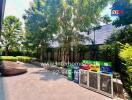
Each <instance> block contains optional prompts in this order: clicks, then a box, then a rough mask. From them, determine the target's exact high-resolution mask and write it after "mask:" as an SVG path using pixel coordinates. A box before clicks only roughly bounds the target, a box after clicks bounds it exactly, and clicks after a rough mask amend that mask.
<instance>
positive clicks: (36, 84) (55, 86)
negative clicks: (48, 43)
mask: <svg viewBox="0 0 132 100" xmlns="http://www.w3.org/2000/svg"><path fill="white" fill-rule="evenodd" d="M0 100H112V99H111V98H108V97H106V96H104V95H101V94H98V93H96V92H93V91H90V90H88V89H85V88H83V87H80V86H79V85H78V84H76V83H74V82H72V81H68V80H67V79H66V78H64V77H63V76H61V75H58V74H55V73H51V72H48V71H46V70H44V69H43V68H37V67H31V65H28V73H26V74H23V75H19V76H13V77H0ZM116 100H117V99H116ZM118 100H119V99H118Z"/></svg>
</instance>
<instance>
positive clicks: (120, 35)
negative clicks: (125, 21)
mask: <svg viewBox="0 0 132 100" xmlns="http://www.w3.org/2000/svg"><path fill="white" fill-rule="evenodd" d="M131 37H132V26H127V27H122V28H121V29H118V30H115V31H113V33H112V34H111V35H110V36H109V37H108V39H107V40H106V43H108V44H111V43H115V42H121V43H123V44H125V43H130V44H131V43H132V39H131Z"/></svg>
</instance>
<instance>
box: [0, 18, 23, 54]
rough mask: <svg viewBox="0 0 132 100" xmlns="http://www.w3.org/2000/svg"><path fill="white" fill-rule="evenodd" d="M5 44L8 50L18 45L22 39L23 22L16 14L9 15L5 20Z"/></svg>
mask: <svg viewBox="0 0 132 100" xmlns="http://www.w3.org/2000/svg"><path fill="white" fill-rule="evenodd" d="M2 37H3V45H4V46H5V49H6V52H8V50H9V49H12V48H13V47H17V46H19V44H20V41H21V39H22V30H21V22H20V20H19V19H18V18H16V17H15V16H8V17H6V18H5V19H4V22H3V32H2Z"/></svg>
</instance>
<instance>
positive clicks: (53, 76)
mask: <svg viewBox="0 0 132 100" xmlns="http://www.w3.org/2000/svg"><path fill="white" fill-rule="evenodd" d="M32 74H39V75H40V77H41V78H40V80H45V81H50V80H58V79H61V78H65V77H64V76H62V75H60V74H57V73H54V72H49V71H46V70H40V71H37V72H33V73H32Z"/></svg>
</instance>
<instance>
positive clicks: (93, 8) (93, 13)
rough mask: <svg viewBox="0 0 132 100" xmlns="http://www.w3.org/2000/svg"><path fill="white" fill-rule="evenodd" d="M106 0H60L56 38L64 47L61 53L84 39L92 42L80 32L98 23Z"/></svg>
mask: <svg viewBox="0 0 132 100" xmlns="http://www.w3.org/2000/svg"><path fill="white" fill-rule="evenodd" d="M108 2H109V0H108V1H106V0H100V1H98V0H62V2H61V3H62V4H61V5H62V7H61V10H60V14H61V15H60V17H59V27H60V28H59V35H58V37H59V38H58V39H59V42H60V43H61V46H62V48H63V49H64V50H63V49H62V50H63V55H64V52H67V51H69V49H70V48H72V46H74V47H77V45H79V44H80V42H85V40H89V41H91V42H92V40H91V39H90V38H89V37H86V36H84V35H82V34H80V32H87V31H88V30H89V28H90V29H91V28H93V27H92V26H93V25H94V26H97V25H98V24H99V23H100V18H101V16H100V12H101V11H102V9H103V8H104V7H105V6H106V5H107V3H108ZM65 54H66V55H68V54H67V53H65ZM62 60H64V56H63V57H62Z"/></svg>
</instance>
